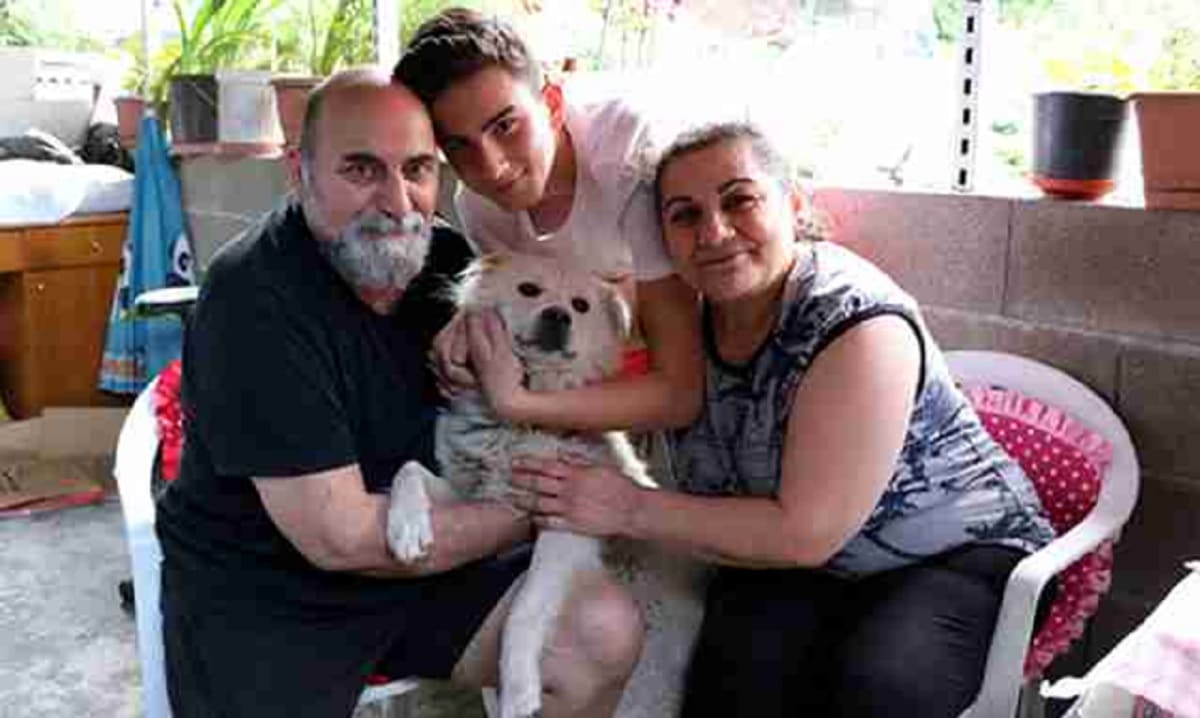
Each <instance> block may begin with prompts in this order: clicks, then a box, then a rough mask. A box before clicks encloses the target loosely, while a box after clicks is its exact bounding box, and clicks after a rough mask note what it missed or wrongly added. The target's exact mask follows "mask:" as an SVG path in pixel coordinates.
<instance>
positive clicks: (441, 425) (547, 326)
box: [388, 255, 653, 718]
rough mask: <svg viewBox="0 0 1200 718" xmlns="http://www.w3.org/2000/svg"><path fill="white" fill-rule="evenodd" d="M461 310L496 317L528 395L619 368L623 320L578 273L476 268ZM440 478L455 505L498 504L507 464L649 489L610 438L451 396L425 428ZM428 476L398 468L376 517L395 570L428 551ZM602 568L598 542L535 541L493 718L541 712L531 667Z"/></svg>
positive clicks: (517, 264) (512, 262)
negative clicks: (576, 595) (593, 474)
mask: <svg viewBox="0 0 1200 718" xmlns="http://www.w3.org/2000/svg"><path fill="white" fill-rule="evenodd" d="M458 300H459V301H458V303H459V305H460V306H461V307H462V308H464V309H466V310H486V309H492V308H495V309H497V310H499V312H500V315H501V316H502V317H503V319H504V323H505V326H506V327H507V328H508V330H509V334H510V336H511V337H512V340H513V346H514V351H515V352H516V354H517V356H518V357H519V359H520V360H521V363H522V365H523V366H524V369H525V377H526V382H527V386H528V388H529V389H530V390H532V391H556V390H561V389H569V388H573V387H577V386H581V385H583V384H584V383H587V382H592V381H596V380H599V379H603V378H605V377H607V376H610V375H611V374H612V373H613V372H614V371H616V370H617V369H618V368H619V366H620V359H621V349H622V346H623V345H624V341H625V338H626V336H627V334H628V330H629V323H630V318H629V310H628V308H627V307H626V305H625V303H624V302H623V301H622V300H621V298H620V295H619V294H618V293H617V291H616V290H615V288H614V287H611V286H609V285H608V284H606V283H605V282H603V281H601V280H600V279H599V278H597V277H595V276H594V275H591V274H589V273H587V272H585V271H581V270H579V269H575V268H573V267H571V266H568V265H565V264H563V263H560V262H558V261H556V260H553V259H550V258H546V257H538V256H533V255H505V256H493V257H487V258H484V259H482V260H480V261H478V262H476V263H475V264H474V265H473V266H472V268H471V269H470V270H468V272H467V274H466V275H465V277H464V280H463V281H462V282H461V283H460V285H459V297H458ZM436 446H437V457H438V461H439V462H440V463H441V466H442V476H441V479H443V480H444V481H445V482H446V483H448V484H449V485H450V487H452V489H453V491H454V493H455V494H456V495H457V496H458V497H460V498H462V499H473V500H480V499H484V500H499V501H507V500H509V499H510V498H511V496H512V491H513V489H512V487H511V486H510V484H509V475H510V470H511V464H512V459H513V458H514V457H517V456H540V457H550V458H562V457H565V456H573V457H577V458H582V459H584V460H586V461H589V462H592V463H597V464H610V465H613V466H616V467H617V468H618V469H619V470H620V471H621V472H622V473H624V474H625V475H626V476H628V477H629V478H630V479H631V480H633V481H636V482H638V483H641V484H644V485H648V486H649V485H653V484H652V482H651V481H650V479H649V477H648V476H647V474H646V472H645V469H644V467H643V465H642V463H641V462H640V461H639V460H638V458H637V456H636V454H635V453H634V451H633V449H632V447H631V446H630V444H629V441H628V440H627V438H626V437H625V435H624V434H621V433H619V432H605V433H582V432H572V433H566V432H550V431H544V430H541V429H536V428H532V427H517V426H512V425H509V424H505V423H504V422H502V421H501V420H500V419H498V418H497V417H496V416H495V414H493V413H492V411H491V409H490V408H489V407H488V405H487V404H486V402H485V401H484V399H483V398H482V397H481V396H480V395H479V394H478V393H465V394H462V395H460V396H459V397H456V398H455V399H454V400H453V402H452V403H451V407H450V410H449V412H448V413H446V414H444V415H443V416H442V417H441V418H440V419H439V422H438V426H437V443H436ZM439 484H440V481H439V479H438V477H435V476H433V474H431V473H430V472H429V471H427V470H425V468H424V467H422V466H420V465H419V464H415V463H409V464H406V465H405V467H404V468H403V469H401V471H400V472H399V473H398V474H397V476H396V479H395V481H394V483H393V487H392V498H391V507H390V511H389V513H388V542H389V544H390V545H391V548H392V552H393V554H394V555H395V556H396V557H397V558H398V559H400V560H401V561H415V560H418V559H420V558H421V557H423V556H425V555H426V554H427V552H428V551H429V549H430V547H431V546H432V544H433V541H434V540H436V537H435V536H433V533H432V529H431V526H430V522H429V506H430V496H429V494H430V492H431V491H436V492H438V493H441V492H442V491H444V487H442V486H439ZM602 566H603V562H602V557H601V543H600V542H599V541H598V540H597V539H594V538H591V537H587V536H581V535H578V534H572V533H568V532H563V531H549V530H547V531H542V532H540V533H539V535H538V538H537V543H536V544H535V546H534V555H533V563H532V564H531V566H530V568H529V572H528V574H527V575H526V578H525V582H524V584H523V585H522V586H521V589H520V590H519V592H518V593H517V595H516V598H515V599H514V601H513V605H512V609H511V611H510V613H509V616H508V618H507V622H506V623H505V626H504V632H503V638H502V643H501V656H500V715H501V718H517V717H520V716H531V715H535V714H536V713H537V711H538V710H539V708H540V707H541V693H542V681H541V671H540V665H539V663H540V658H541V654H542V648H543V646H545V645H546V643H547V640H548V639H549V637H550V632H551V631H552V630H553V628H554V626H555V624H556V622H557V620H558V617H559V616H560V614H561V612H562V608H563V603H564V601H565V600H566V597H567V593H568V591H569V589H570V586H571V582H572V578H573V577H574V576H575V575H576V574H577V573H578V572H579V571H582V570H587V569H600V568H602Z"/></svg>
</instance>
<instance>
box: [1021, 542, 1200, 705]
mask: <svg viewBox="0 0 1200 718" xmlns="http://www.w3.org/2000/svg"><path fill="white" fill-rule="evenodd" d="M1187 567H1188V569H1189V572H1188V575H1187V576H1186V577H1185V578H1183V580H1181V581H1180V582H1179V583H1177V584H1176V585H1175V587H1174V588H1173V589H1172V590H1171V592H1170V593H1169V594H1167V597H1166V598H1164V599H1163V600H1162V602H1161V603H1159V604H1158V606H1157V607H1155V609H1154V611H1153V612H1152V613H1151V614H1150V615H1149V616H1148V617H1147V618H1146V620H1145V621H1143V622H1142V624H1141V625H1140V626H1138V627H1137V628H1136V629H1134V631H1133V632H1132V633H1130V634H1129V635H1128V636H1126V637H1125V638H1124V639H1123V640H1122V641H1121V642H1120V643H1118V644H1117V646H1116V647H1115V648H1113V649H1112V651H1110V652H1109V653H1108V655H1107V656H1105V657H1104V658H1103V659H1102V660H1101V661H1100V662H1099V663H1097V664H1096V666H1095V667H1094V668H1092V670H1091V671H1089V672H1088V674H1087V675H1086V676H1084V677H1083V678H1082V679H1063V680H1062V681H1059V682H1058V683H1056V684H1054V685H1053V686H1051V687H1050V688H1049V689H1047V690H1046V691H1045V693H1046V694H1047V695H1048V696H1050V697H1068V696H1071V695H1078V694H1080V693H1085V696H1084V698H1083V699H1082V700H1081V701H1080V706H1079V707H1078V710H1077V712H1076V713H1073V714H1072V715H1078V716H1080V718H1092V717H1093V716H1097V717H1098V716H1109V715H1114V713H1112V710H1113V709H1114V708H1116V707H1117V703H1119V702H1120V701H1118V700H1117V699H1118V698H1129V700H1128V701H1127V702H1128V703H1129V704H1134V703H1136V701H1137V699H1139V698H1140V699H1144V700H1147V701H1150V702H1151V703H1153V704H1154V705H1155V706H1156V707H1158V708H1160V709H1162V710H1165V711H1168V712H1169V713H1170V714H1171V715H1173V716H1175V717H1176V718H1200V561H1191V562H1189V563H1188V564H1187ZM1122 693H1123V694H1126V695H1125V696H1122V695H1121V694H1122ZM1099 694H1104V696H1105V697H1104V699H1103V700H1099V699H1098V698H1099V697H1100V695H1099ZM1093 698H1097V699H1096V700H1091V699H1093ZM1129 714H1130V713H1129V712H1126V713H1125V715H1129Z"/></svg>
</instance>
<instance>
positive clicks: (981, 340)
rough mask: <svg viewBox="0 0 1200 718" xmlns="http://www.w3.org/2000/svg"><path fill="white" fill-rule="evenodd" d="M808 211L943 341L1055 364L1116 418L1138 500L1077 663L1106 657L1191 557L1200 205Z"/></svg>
mask: <svg viewBox="0 0 1200 718" xmlns="http://www.w3.org/2000/svg"><path fill="white" fill-rule="evenodd" d="M817 205H818V206H819V207H820V208H821V209H823V210H824V211H825V212H826V213H827V214H828V215H829V217H830V219H831V221H832V223H833V225H834V233H835V239H836V240H837V241H839V242H841V243H843V244H845V245H847V246H849V247H851V248H853V249H855V250H856V251H858V252H860V253H861V254H863V255H865V256H867V257H869V258H871V259H872V260H873V261H875V262H876V263H877V264H879V265H880V266H881V267H882V268H883V269H885V270H886V271H887V272H889V273H890V274H891V275H892V276H893V277H895V278H896V279H897V280H898V281H899V282H900V283H901V284H902V285H903V286H904V287H906V288H907V289H908V290H909V291H910V292H912V293H913V294H914V295H915V296H916V297H917V299H918V300H919V301H920V302H921V303H922V305H923V307H924V310H925V315H926V318H927V320H928V323H929V326H930V329H931V331H933V333H934V335H935V336H936V337H937V339H938V341H939V343H940V344H941V345H942V347H943V348H945V349H996V350H1001V351H1008V352H1013V353H1017V354H1022V355H1025V356H1029V357H1032V358H1034V359H1038V360H1041V361H1044V362H1046V363H1048V364H1052V365H1054V366H1057V367H1058V368H1060V369H1062V370H1064V371H1066V372H1068V373H1070V374H1072V375H1073V376H1075V377H1076V378H1078V379H1080V380H1081V381H1083V382H1084V383H1086V384H1088V385H1089V386H1090V387H1092V389H1094V390H1095V391H1096V392H1098V393H1099V394H1101V395H1102V396H1104V397H1105V398H1106V399H1108V401H1109V402H1110V403H1111V404H1112V406H1113V408H1114V409H1115V410H1116V412H1117V414H1119V415H1120V416H1121V418H1122V419H1123V420H1124V421H1125V423H1126V425H1127V426H1128V428H1129V431H1130V433H1131V434H1132V436H1133V441H1134V444H1135V446H1136V448H1137V452H1138V458H1139V463H1140V464H1141V467H1142V484H1141V494H1140V496H1139V500H1138V506H1137V508H1136V509H1135V511H1134V515H1133V518H1132V520H1131V523H1130V524H1129V525H1128V526H1127V528H1126V530H1125V533H1124V536H1123V537H1122V539H1121V541H1120V543H1119V544H1118V546H1117V550H1116V568H1115V572H1114V573H1115V575H1114V581H1113V588H1112V591H1111V593H1110V594H1109V597H1108V598H1107V599H1106V600H1105V602H1104V603H1103V604H1102V607H1101V611H1100V613H1099V614H1098V616H1097V618H1096V620H1095V621H1094V625H1093V627H1092V630H1091V632H1090V635H1089V637H1088V642H1087V644H1086V645H1084V646H1082V649H1081V650H1082V651H1083V655H1082V656H1080V658H1088V657H1091V658H1094V657H1095V656H1097V655H1101V654H1102V653H1103V652H1104V651H1107V650H1108V649H1109V648H1111V647H1112V645H1114V643H1115V641H1116V640H1117V639H1118V638H1119V637H1120V636H1122V635H1124V634H1125V633H1126V632H1127V631H1128V630H1129V629H1130V628H1132V626H1133V625H1135V624H1136V623H1137V622H1138V621H1140V620H1141V619H1142V618H1143V617H1144V616H1145V614H1146V613H1147V611H1148V610H1149V608H1150V607H1152V606H1153V605H1154V603H1156V602H1157V601H1158V600H1159V599H1161V598H1162V597H1163V596H1164V595H1165V593H1166V591H1167V590H1168V588H1169V587H1170V586H1171V585H1172V584H1173V583H1174V582H1175V581H1177V580H1178V579H1179V578H1180V577H1182V575H1183V568H1182V566H1181V562H1182V561H1183V560H1184V559H1186V558H1197V557H1200V213H1191V212H1152V211H1146V210H1142V209H1131V208H1121V207H1105V206H1096V205H1088V204H1074V203H1067V202H1053V201H1046V200H1019V199H1000V198H989V197H962V196H954V195H926V194H900V193H893V192H870V191H849V190H825V191H822V192H819V193H818V195H817Z"/></svg>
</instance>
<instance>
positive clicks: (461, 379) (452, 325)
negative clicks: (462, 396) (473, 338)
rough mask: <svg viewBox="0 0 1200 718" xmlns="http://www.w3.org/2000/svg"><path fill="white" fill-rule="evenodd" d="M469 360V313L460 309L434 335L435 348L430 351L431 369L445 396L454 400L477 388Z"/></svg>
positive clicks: (440, 390)
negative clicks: (457, 395)
mask: <svg viewBox="0 0 1200 718" xmlns="http://www.w3.org/2000/svg"><path fill="white" fill-rule="evenodd" d="M469 360H470V349H469V347H468V346H467V323H466V315H465V314H464V313H463V312H462V311H459V312H457V313H456V314H455V315H454V316H453V317H452V318H451V319H450V321H449V322H447V323H446V326H444V327H442V330H441V331H440V332H438V334H437V336H436V337H434V339H433V347H432V348H430V350H429V368H430V370H431V371H433V376H434V379H435V380H436V381H437V387H438V391H439V392H441V394H442V396H444V397H446V398H447V399H451V398H453V397H454V396H455V395H456V394H458V393H459V392H462V391H466V390H468V389H474V388H475V387H476V381H475V374H474V373H472V371H471V366H470V364H469Z"/></svg>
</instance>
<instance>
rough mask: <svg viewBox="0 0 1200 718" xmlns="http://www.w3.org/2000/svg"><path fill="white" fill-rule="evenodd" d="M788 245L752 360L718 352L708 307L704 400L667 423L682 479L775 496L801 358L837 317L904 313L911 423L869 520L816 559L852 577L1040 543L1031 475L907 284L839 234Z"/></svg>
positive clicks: (853, 320) (1043, 533) (834, 326)
mask: <svg viewBox="0 0 1200 718" xmlns="http://www.w3.org/2000/svg"><path fill="white" fill-rule="evenodd" d="M796 247H797V259H796V262H795V265H794V266H793V268H792V270H791V273H790V275H789V276H788V279H787V284H786V287H785V289H784V294H783V303H784V306H783V309H782V311H781V312H780V318H779V323H778V326H777V328H776V330H775V332H774V333H773V334H772V335H771V337H769V338H768V339H767V341H766V342H764V344H763V346H762V347H760V348H759V350H758V352H757V353H756V354H755V355H754V357H753V358H752V359H751V360H749V361H748V362H746V363H744V364H739V365H731V364H728V363H725V362H723V361H721V360H720V359H719V358H718V356H717V353H716V351H715V341H714V339H713V336H712V323H711V315H710V313H709V309H708V307H706V308H705V315H704V341H705V353H706V356H707V384H706V388H705V407H704V411H703V414H702V415H701V417H700V418H699V420H698V421H697V422H696V423H695V424H693V425H692V426H691V427H688V428H686V429H682V430H679V431H677V432H675V433H674V434H673V436H672V450H673V454H674V459H675V461H674V463H675V466H676V469H677V471H678V475H677V477H676V481H677V483H678V486H679V488H680V489H682V490H683V491H687V492H689V493H694V494H704V495H734V496H775V495H776V494H777V493H778V490H779V481H780V476H781V473H780V472H781V462H782V451H783V441H784V436H785V434H786V428H787V421H788V414H789V412H790V410H791V405H792V397H793V395H794V394H795V391H796V387H797V386H799V384H800V382H801V381H803V380H804V375H805V373H806V372H807V370H808V367H809V366H811V365H812V362H813V360H814V359H815V358H816V357H817V355H818V354H819V353H820V352H821V350H822V349H824V348H825V347H826V346H828V345H829V344H830V343H831V342H832V341H834V340H835V339H837V338H838V337H839V336H841V335H842V334H843V333H844V332H845V331H846V330H848V329H850V328H851V327H853V326H855V325H856V324H858V323H859V322H862V321H864V320H867V319H870V318H872V317H876V316H880V315H883V314H893V315H898V316H900V317H902V318H903V319H905V320H906V321H907V322H908V323H909V324H910V325H911V326H912V328H913V331H915V332H916V334H917V337H918V339H919V342H920V345H921V369H920V380H919V386H918V390H917V399H916V402H915V404H914V406H913V412H912V416H911V418H910V420H909V426H908V432H907V434H906V436H905V438H904V445H903V448H902V449H901V452H900V457H899V460H898V462H897V466H896V471H895V473H894V474H893V475H892V478H891V481H890V482H889V483H888V485H887V487H886V488H885V490H884V492H883V495H882V496H881V497H880V499H879V502H878V503H877V504H876V506H875V508H874V510H873V511H872V512H871V515H870V517H869V518H868V519H867V522H866V524H864V525H863V527H862V528H861V530H859V532H858V534H857V535H855V536H854V537H853V538H851V539H850V541H849V542H848V543H847V544H846V545H845V546H843V547H842V549H841V550H840V551H839V552H838V553H837V554H836V555H835V556H834V557H833V558H832V559H830V561H829V562H828V563H827V564H826V565H825V566H824V567H823V568H825V569H826V570H829V571H832V572H836V573H840V574H843V575H849V576H860V575H867V574H871V573H876V572H879V571H884V570H888V569H891V568H897V567H900V566H904V565H908V564H911V563H915V562H918V561H920V560H921V559H923V558H926V557H929V556H933V555H935V554H938V553H941V552H943V551H947V550H949V549H952V548H955V547H958V546H961V545H964V544H968V543H978V544H1002V545H1006V546H1012V547H1016V548H1018V549H1022V550H1025V551H1034V550H1036V549H1038V548H1040V547H1041V546H1044V545H1045V544H1046V543H1048V542H1049V541H1050V540H1051V539H1052V538H1053V537H1054V530H1053V529H1052V528H1051V526H1050V523H1049V521H1048V520H1047V519H1046V516H1045V514H1044V513H1043V511H1042V506H1041V503H1040V501H1039V500H1038V497H1037V493H1036V492H1035V490H1034V488H1033V485H1032V484H1031V483H1030V482H1029V480H1028V479H1027V478H1026V477H1025V474H1024V473H1023V472H1022V471H1021V468H1020V467H1019V466H1018V465H1017V463H1016V462H1015V461H1013V460H1012V459H1011V458H1009V456H1008V455H1007V454H1006V453H1005V452H1004V450H1003V449H1001V448H1000V446H999V445H997V444H996V443H995V442H994V441H992V439H991V437H990V436H989V435H988V434H987V431H986V430H985V429H984V428H983V425H982V424H981V423H980V421H979V418H978V416H976V414H975V412H974V410H972V408H971V406H970V405H969V404H968V403H967V400H966V398H965V397H964V396H963V395H962V393H961V392H960V391H959V390H958V388H957V387H956V386H955V384H954V380H953V379H952V378H951V376H950V372H949V370H948V369H947V366H946V363H945V360H944V359H943V357H942V354H941V352H940V351H939V349H938V348H937V345H936V344H935V343H934V342H933V338H932V337H931V336H930V335H929V332H928V331H927V330H926V328H925V325H924V323H923V321H922V319H921V316H920V313H919V311H918V309H917V305H916V302H915V301H914V300H913V299H912V297H910V296H908V294H906V293H905V292H904V291H903V290H901V289H900V288H899V287H898V286H897V285H896V284H895V283H894V282H893V281H892V280H891V279H890V278H889V277H888V276H887V275H885V274H884V273H883V272H882V271H880V270H879V269H878V268H876V267H875V266H874V265H872V264H871V263H869V262H868V261H866V260H865V259H863V258H861V257H859V256H857V255H855V254H854V253H853V252H851V251H849V250H848V249H845V248H844V247H840V246H837V245H835V244H831V243H828V242H818V243H808V242H801V243H799V244H797V245H796ZM869 420H870V417H863V421H869Z"/></svg>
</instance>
